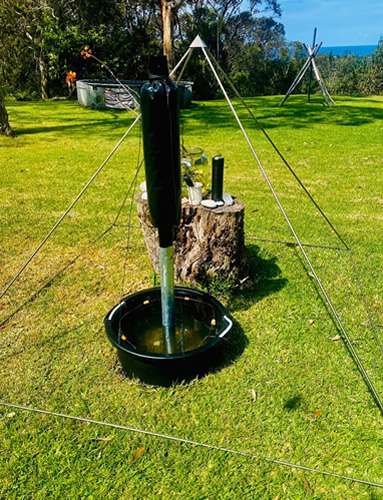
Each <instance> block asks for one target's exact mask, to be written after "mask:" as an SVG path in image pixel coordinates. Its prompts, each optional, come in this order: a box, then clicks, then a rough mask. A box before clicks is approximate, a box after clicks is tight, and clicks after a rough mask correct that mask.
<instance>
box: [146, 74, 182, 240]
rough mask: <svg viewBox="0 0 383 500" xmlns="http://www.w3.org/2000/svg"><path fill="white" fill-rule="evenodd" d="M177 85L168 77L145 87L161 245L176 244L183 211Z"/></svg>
mask: <svg viewBox="0 0 383 500" xmlns="http://www.w3.org/2000/svg"><path fill="white" fill-rule="evenodd" d="M177 94H178V93H177V87H176V85H175V83H174V82H172V81H171V80H170V79H169V78H167V77H166V76H163V77H162V76H159V77H158V76H156V77H153V78H151V79H150V81H149V82H148V83H146V84H145V85H144V86H143V87H142V89H141V113H142V130H143V145H144V156H145V173H146V184H147V192H148V204H149V211H150V217H151V220H152V223H153V225H154V226H155V227H158V228H159V236H160V246H161V247H167V246H170V245H171V244H172V235H173V227H174V226H175V225H177V224H178V223H179V220H180V211H181V170H180V137H179V116H178V114H179V112H178V95H177Z"/></svg>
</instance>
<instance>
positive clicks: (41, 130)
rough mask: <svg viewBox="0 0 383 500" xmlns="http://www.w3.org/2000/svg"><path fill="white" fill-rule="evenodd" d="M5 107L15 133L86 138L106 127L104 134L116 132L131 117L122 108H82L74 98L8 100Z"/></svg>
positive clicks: (127, 124) (130, 122) (128, 124)
mask: <svg viewBox="0 0 383 500" xmlns="http://www.w3.org/2000/svg"><path fill="white" fill-rule="evenodd" d="M7 109H8V110H9V114H10V117H11V121H13V122H15V121H16V122H17V124H16V125H15V131H16V135H17V136H25V135H34V134H45V133H50V132H58V133H62V134H64V135H68V136H69V137H72V136H73V135H74V134H76V136H77V137H80V138H85V137H86V138H88V139H89V137H95V132H96V133H97V130H100V131H105V130H108V134H109V135H112V136H114V135H120V130H119V128H120V127H124V125H123V123H125V126H126V128H128V127H129V126H130V125H131V124H132V123H133V120H134V116H133V114H132V113H127V112H126V111H124V110H122V111H116V110H102V111H98V110H95V109H87V108H85V109H84V108H80V107H79V106H78V104H77V102H74V101H64V102H63V101H60V102H41V101H37V102H16V101H11V102H7ZM37 116H38V119H37ZM54 117H55V118H54ZM44 118H45V120H44ZM41 120H42V121H41ZM116 127H117V131H116Z"/></svg>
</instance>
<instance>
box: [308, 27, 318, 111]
mask: <svg viewBox="0 0 383 500" xmlns="http://www.w3.org/2000/svg"><path fill="white" fill-rule="evenodd" d="M316 37H317V29H316V28H314V36H313V50H314V49H315V41H316ZM312 77H313V68H312V65H310V73H309V88H308V92H307V102H310V93H311V80H312Z"/></svg>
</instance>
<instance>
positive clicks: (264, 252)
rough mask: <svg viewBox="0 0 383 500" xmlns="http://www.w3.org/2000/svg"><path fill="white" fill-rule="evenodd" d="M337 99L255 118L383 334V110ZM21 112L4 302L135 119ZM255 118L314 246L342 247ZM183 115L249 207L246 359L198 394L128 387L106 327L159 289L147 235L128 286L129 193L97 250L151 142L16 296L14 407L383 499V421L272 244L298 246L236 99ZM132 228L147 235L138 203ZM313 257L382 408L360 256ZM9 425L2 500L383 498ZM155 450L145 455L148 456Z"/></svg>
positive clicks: (6, 382) (284, 192)
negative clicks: (119, 308) (116, 308)
mask: <svg viewBox="0 0 383 500" xmlns="http://www.w3.org/2000/svg"><path fill="white" fill-rule="evenodd" d="M337 101H338V103H339V105H338V106H336V107H332V108H330V109H327V108H325V107H323V106H322V104H321V102H322V101H321V98H320V97H319V96H318V97H315V98H314V100H313V102H312V104H310V105H308V104H307V103H306V102H305V98H304V97H300V96H293V97H292V98H291V99H290V100H289V101H288V103H286V105H285V106H284V107H282V108H279V107H278V106H277V105H278V103H279V99H278V98H277V97H262V98H255V99H249V100H248V103H249V105H250V106H251V108H252V109H253V111H254V112H255V114H256V115H257V116H258V117H259V118H260V119H261V121H262V124H263V125H264V127H265V129H266V130H267V132H268V133H269V134H270V135H271V136H272V138H273V140H274V141H275V143H276V144H277V145H278V147H279V148H280V150H281V151H282V153H283V154H284V155H285V156H286V158H287V159H288V161H289V162H290V163H291V165H292V166H293V167H294V169H295V170H296V172H297V174H298V175H299V177H300V178H301V179H302V180H303V182H304V183H305V185H306V186H307V187H308V188H309V190H310V192H311V193H312V194H313V195H314V197H315V198H316V199H317V201H318V202H319V203H320V205H321V207H322V208H323V210H324V211H325V212H326V214H327V215H328V216H329V218H330V219H331V221H332V222H333V223H334V224H335V226H336V228H337V229H338V230H339V231H340V233H341V234H342V235H343V237H344V238H345V239H346V241H347V242H348V244H349V245H350V246H351V248H352V249H353V254H354V259H355V261H356V263H357V265H358V268H359V270H360V276H361V281H362V283H363V287H364V293H365V295H366V299H367V302H368V304H369V306H370V308H371V312H372V316H373V318H374V321H375V322H376V324H377V325H381V324H383V309H382V294H381V290H382V287H383V277H382V274H381V272H380V269H381V266H382V257H381V250H380V246H381V235H382V229H383V227H382V221H383V217H382V215H381V206H382V203H383V193H382V185H383V184H382V180H383V173H382V166H383V156H382V149H381V137H382V130H383V119H382V116H383V115H382V113H383V98H381V97H372V98H360V99H359V98H345V97H342V98H338V99H337ZM7 105H8V111H9V115H10V120H11V123H12V125H13V126H14V127H15V131H16V133H17V136H18V137H17V138H16V139H8V138H4V137H1V138H0V186H1V191H0V192H1V214H2V224H1V229H0V231H1V241H2V244H1V265H2V272H1V288H3V287H4V286H5V284H6V283H7V282H8V281H9V280H10V279H11V277H12V276H13V275H14V273H15V272H16V271H17V269H18V268H19V267H20V266H21V264H22V263H23V262H24V260H25V259H26V258H27V257H28V255H29V254H30V253H31V252H32V251H33V249H34V248H35V247H36V246H37V244H38V243H39V242H40V241H41V239H42V238H43V237H44V236H45V234H46V233H47V231H48V230H49V228H50V227H51V226H52V225H53V224H54V223H55V221H56V220H57V219H58V217H59V216H60V215H61V213H62V212H63V211H64V209H65V208H66V207H67V206H68V205H69V203H70V201H71V200H72V199H73V198H74V197H75V196H76V194H77V193H78V192H79V190H80V188H81V186H82V185H84V184H85V182H86V181H87V180H88V179H89V177H90V176H91V175H92V173H93V172H94V171H95V170H96V168H97V167H98V166H99V164H100V163H101V162H102V160H103V159H104V158H105V157H106V156H107V154H108V153H109V152H110V150H111V148H112V147H113V146H114V145H115V143H116V142H117V141H118V140H119V138H120V137H121V136H122V134H123V133H124V131H125V130H126V129H127V128H128V126H129V125H130V123H131V122H132V118H131V117H129V116H128V115H127V114H125V113H112V112H97V111H92V110H87V109H82V108H80V107H78V106H77V104H76V103H75V102H61V103H53V102H48V103H17V102H14V101H10V102H8V103H7ZM238 109H239V113H240V116H241V117H242V118H243V120H244V124H245V127H246V129H247V130H248V133H249V136H250V137H251V139H252V141H253V144H254V146H255V149H256V151H257V153H258V155H259V157H260V159H261V161H262V163H263V164H264V166H265V168H266V170H267V172H268V173H269V175H270V178H271V181H272V182H273V184H274V186H275V189H276V191H277V193H278V195H279V196H280V198H281V201H282V203H283V205H284V207H285V209H286V212H287V213H288V215H289V216H290V218H291V220H292V223H293V225H294V227H295V228H296V230H297V232H298V234H299V236H300V237H301V239H302V241H304V242H305V243H310V244H315V245H326V246H331V247H339V246H340V245H339V241H338V240H337V238H336V236H335V235H334V234H333V233H332V232H331V231H330V230H329V229H328V227H327V226H326V225H325V224H324V223H323V220H322V218H321V217H319V216H318V214H317V212H316V211H315V210H314V209H313V207H312V205H311V204H310V203H309V202H308V201H307V199H306V197H305V195H304V194H303V193H302V190H301V189H300V188H299V187H297V185H296V183H295V181H294V179H293V178H292V176H291V174H290V173H289V172H288V171H287V169H286V168H285V167H284V165H283V164H282V162H281V161H280V159H279V158H278V157H277V155H276V154H275V153H274V152H273V151H272V149H271V147H270V146H269V144H268V143H267V141H266V140H265V138H264V137H263V136H262V134H261V133H260V132H259V131H258V130H257V128H256V127H255V126H254V123H253V122H252V121H251V119H250V118H249V117H248V116H247V114H246V112H245V111H244V110H243V109H242V108H241V107H240V106H239V108H238ZM182 116H183V135H184V141H185V145H186V146H200V147H202V148H204V150H205V152H206V153H207V155H208V156H209V158H211V157H212V156H213V155H214V154H217V153H222V154H224V156H225V158H226V163H227V169H226V170H225V190H226V191H229V192H230V193H232V194H233V195H235V196H238V197H240V198H242V199H243V200H244V201H245V203H246V222H245V224H246V236H247V247H248V250H249V254H250V256H251V258H252V261H253V266H252V280H251V281H250V283H248V284H247V286H246V287H243V288H239V289H237V290H236V291H235V292H234V293H232V294H230V295H223V296H221V297H220V299H221V300H222V301H223V302H224V303H225V304H226V306H227V307H228V309H229V312H230V313H231V315H232V317H233V318H234V319H235V321H236V322H237V323H238V325H239V326H238V332H237V340H236V342H233V343H232V344H231V345H229V349H230V348H232V349H235V350H236V351H235V355H234V356H232V361H231V363H229V364H227V365H226V366H223V367H222V368H221V369H220V370H218V371H216V372H214V373H211V374H209V375H208V376H206V377H205V378H203V379H200V380H196V381H194V382H193V383H191V384H189V385H186V384H181V385H179V386H176V387H173V388H170V389H164V388H153V387H148V386H144V385H142V384H140V383H139V382H137V381H132V380H127V379H125V378H124V377H123V376H122V374H121V372H120V370H119V367H118V364H117V363H116V358H115V353H114V351H113V349H112V348H111V347H110V346H109V344H108V341H107V339H106V336H105V334H104V331H103V317H104V315H105V314H106V312H107V311H108V310H109V309H110V308H111V307H112V306H113V305H114V304H116V303H117V302H118V300H119V299H120V296H121V293H131V292H133V291H136V290H139V289H142V288H145V287H150V286H152V280H153V272H152V270H151V267H150V263H149V259H148V257H147V254H146V250H145V246H144V243H143V239H142V236H141V232H140V229H139V228H133V229H132V230H131V233H130V249H129V254H128V259H127V264H126V276H125V279H124V280H123V266H124V260H125V247H126V239H127V229H126V227H123V226H125V225H126V224H128V222H129V214H130V206H131V198H130V197H129V199H128V201H127V203H126V205H125V207H124V210H123V212H122V214H121V216H120V218H119V220H118V224H119V227H114V228H113V229H112V230H111V231H110V232H108V233H107V234H106V235H105V236H104V237H102V238H99V239H97V236H98V235H100V234H101V233H102V232H103V231H104V230H105V229H107V228H108V227H109V226H110V224H111V223H112V222H113V220H114V218H115V216H116V214H117V212H118V210H119V208H120V206H121V204H122V201H123V199H124V196H125V194H126V192H127V190H128V187H129V186H130V184H131V182H132V180H133V177H134V173H135V170H136V165H137V156H138V149H139V144H140V139H139V132H138V129H135V130H134V132H133V133H132V134H131V135H130V136H129V137H128V138H127V139H126V141H125V142H124V143H123V145H122V146H121V148H120V149H119V151H118V152H117V153H116V154H115V156H114V157H113V158H112V160H111V161H110V162H109V164H108V165H107V166H106V167H105V169H104V170H103V171H102V173H101V174H100V175H99V177H98V178H97V179H96V181H95V182H94V184H93V185H92V186H91V188H89V190H88V191H87V192H86V194H85V195H84V197H83V198H82V199H81V200H80V202H79V203H78V204H77V205H76V207H75V208H74V209H73V211H72V212H71V214H70V216H68V218H67V219H66V220H65V221H64V223H63V224H62V225H61V226H60V228H59V229H58V230H57V231H56V233H55V234H54V235H53V237H52V238H51V239H50V240H49V242H48V243H47V244H46V246H45V247H44V248H43V250H42V251H41V253H40V254H39V255H38V256H37V257H36V259H35V260H34V261H33V263H32V264H31V265H30V267H29V268H28V270H27V271H26V272H25V273H24V274H23V275H22V277H20V279H19V280H18V282H17V284H15V286H14V287H12V289H11V290H10V291H9V293H8V294H7V295H6V296H5V297H4V298H3V299H2V314H1V318H2V319H5V318H7V317H9V315H11V314H12V313H13V312H14V311H15V310H17V309H18V308H19V307H20V306H21V305H23V304H24V302H26V304H25V306H24V307H22V308H21V309H20V310H19V311H18V312H17V313H16V314H14V315H13V316H12V317H11V318H10V319H9V321H8V322H7V323H6V324H5V325H4V326H3V327H2V329H1V330H0V333H1V353H0V358H1V368H0V371H1V378H2V384H1V392H0V395H1V396H0V397H1V401H3V402H10V403H16V404H24V405H28V406H32V407H37V408H43V409H49V410H52V411H56V412H61V413H69V414H72V415H77V416H82V417H88V418H91V419H96V420H105V421H108V422H113V423H116V424H121V425H127V426H130V427H137V428H141V429H145V430H152V431H155V432H160V433H165V434H171V435H174V436H179V437H182V438H186V439H191V440H194V441H200V442H206V443H210V444H212V445H217V446H222V447H225V448H231V449H236V450H242V451H246V452H250V453H255V454H257V455H259V456H265V457H270V458H275V459H279V460H286V461H289V462H293V463H298V464H303V465H306V466H309V467H315V468H319V469H325V470H328V471H333V472H336V473H339V474H344V475H347V476H353V477H359V478H361V479H367V480H372V481H375V482H380V483H383V472H382V470H383V469H382V465H383V460H382V451H383V450H382V448H383V439H382V435H381V427H382V426H381V423H382V415H381V414H380V413H379V411H378V409H377V407H376V404H375V403H374V401H373V399H372V397H371V395H370V394H369V392H368V390H367V387H366V385H365V383H364V382H363V380H362V378H361V376H360V374H359V372H358V370H357V368H356V366H355V363H354V361H353V360H352V358H351V356H350V354H349V352H348V351H347V348H346V346H345V344H344V343H343V341H342V340H337V339H339V332H338V330H337V328H336V327H335V326H334V324H333V322H332V320H331V317H330V315H329V313H328V311H327V309H326V307H325V305H324V303H323V300H322V299H321V297H320V295H319V294H318V291H317V289H316V286H315V283H314V282H313V280H312V278H311V276H310V273H309V270H308V269H307V267H306V265H305V263H304V261H303V259H302V257H301V255H300V254H299V252H298V251H297V250H296V248H294V247H292V246H288V245H284V244H279V243H275V242H274V243H273V242H270V241H260V239H261V240H275V241H277V240H278V241H286V240H287V241H292V240H293V239H292V236H291V235H290V233H289V229H288V227H287V225H286V223H285V222H284V220H283V218H282V216H281V214H280V212H279V210H278V207H277V206H276V203H275V201H274V199H273V198H272V196H271V194H270V192H269V190H268V187H267V185H266V184H265V182H264V180H263V179H262V177H261V175H260V172H259V169H258V167H257V165H256V164H255V162H254V160H253V158H252V156H251V153H250V151H249V150H248V148H247V146H246V143H245V141H244V140H243V138H242V136H241V134H240V132H239V131H238V128H237V126H236V124H235V122H234V120H233V118H232V116H231V114H230V110H229V109H228V107H227V106H226V104H225V103H224V102H223V101H216V102H201V103H196V105H195V106H194V107H193V108H191V109H189V110H185V111H184V112H183V114H182ZM142 180H143V172H140V174H139V182H141V181H142ZM132 223H133V225H134V226H138V220H137V218H136V215H135V210H134V205H133V220H132ZM253 238H254V239H253ZM307 251H308V254H309V256H310V258H311V259H312V260H313V263H314V265H315V266H316V268H317V269H318V273H319V275H320V277H321V278H322V279H323V283H324V284H325V287H326V289H327V290H328V292H329V294H330V296H331V297H332V298H333V301H334V304H335V305H336V307H337V310H338V311H339V315H340V317H341V319H342V321H343V322H344V324H345V326H346V328H347V330H348V332H349V334H350V337H351V338H352V340H353V342H354V343H355V346H356V349H357V351H358V353H359V354H360V357H361V359H362V362H363V363H364V364H365V366H366V368H367V369H368V373H369V375H370V377H371V379H372V381H373V383H374V384H375V385H376V388H377V390H378V391H379V393H380V394H381V395H382V396H383V387H382V368H381V366H382V359H381V357H380V355H379V351H378V348H377V346H376V342H375V339H374V336H373V334H372V332H371V329H370V328H369V323H368V318H367V315H366V312H365V310H364V308H363V305H362V301H361V297H360V293H359V289H358V286H357V279H356V277H355V274H354V272H353V267H352V264H351V262H350V256H349V254H348V253H347V252H344V251H340V250H339V251H338V250H329V249H328V250H325V249H317V248H308V249H307ZM73 259H75V260H74V262H73V264H71V265H70V266H69V267H67V268H66V269H65V270H64V271H63V272H60V270H61V269H62V268H64V267H65V266H66V264H67V263H68V262H70V261H71V260H73ZM54 276H55V278H54V279H53V280H51V278H53V277H54ZM50 280H51V281H50ZM47 282H48V283H47ZM39 289H41V291H40V292H39V293H38V294H37V295H36V296H34V298H33V300H32V301H29V302H27V301H28V299H29V298H30V297H31V295H32V294H33V293H34V292H35V291H36V290H39ZM377 328H378V336H379V337H381V328H379V327H377ZM380 340H381V339H380ZM254 394H256V397H254ZM0 429H1V430H0V432H1V454H0V478H1V481H0V492H1V495H0V496H1V497H2V498H6V499H13V498H17V499H20V498H22V499H23V498H25V499H30V498H33V499H45V498H60V499H64V498H65V499H66V498H68V499H73V498H95V499H98V498H111V499H114V498H116V499H119V498H121V499H122V498H124V499H126V498H132V499H136V498H153V499H154V498H177V499H178V498H180V499H216V498H225V499H226V498H229V499H232V498H233V499H234V498H249V499H250V498H270V499H275V498H279V499H282V498H294V499H295V498H297V499H298V498H299V499H300V498H345V499H350V498H371V499H372V498H383V495H382V492H381V490H379V489H378V488H373V487H369V486H366V485H360V484H354V483H351V482H347V481H343V480H339V479H335V478H331V477H325V476H322V475H318V474H313V473H310V472H304V471H302V470H299V469H296V468H288V467H282V466H278V465H275V464H272V463H268V462H264V461H262V460H255V459H249V458H246V457H241V456H235V455H231V454H229V453H223V452H218V451H213V450H207V449H202V448H196V447H193V446H191V445H185V444H179V443H175V442H170V441H166V440H162V439H159V438H154V437H148V436H142V435H139V434H133V433H129V432H126V431H121V430H113V429H110V428H105V427H100V426H96V425H87V424H84V423H80V422H74V421H68V420H63V419H59V418H56V417H49V416H46V415H40V414H33V413H28V412H22V411H18V410H12V409H9V408H4V407H2V408H1V409H0ZM139 448H145V450H144V453H143V455H142V456H141V457H138V458H137V459H136V460H134V454H135V451H136V450H137V449H139ZM306 481H307V482H306Z"/></svg>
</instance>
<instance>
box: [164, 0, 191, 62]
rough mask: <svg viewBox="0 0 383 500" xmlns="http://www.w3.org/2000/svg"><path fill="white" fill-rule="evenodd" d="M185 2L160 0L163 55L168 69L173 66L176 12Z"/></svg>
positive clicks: (183, 0)
mask: <svg viewBox="0 0 383 500" xmlns="http://www.w3.org/2000/svg"><path fill="white" fill-rule="evenodd" d="M184 3H185V0H160V8H161V15H162V25H163V44H164V55H166V56H167V57H168V64H169V67H170V68H173V66H174V45H173V42H174V24H175V19H176V16H177V13H178V11H179V10H180V8H181V7H182V5H183V4H184Z"/></svg>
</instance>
